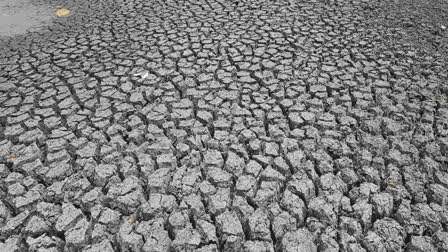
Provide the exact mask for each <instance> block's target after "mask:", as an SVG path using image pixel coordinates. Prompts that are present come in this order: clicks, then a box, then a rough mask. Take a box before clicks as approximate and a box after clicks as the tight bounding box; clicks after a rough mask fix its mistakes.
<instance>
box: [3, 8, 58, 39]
mask: <svg viewBox="0 0 448 252" xmlns="http://www.w3.org/2000/svg"><path fill="white" fill-rule="evenodd" d="M55 13H56V9H54V8H53V7H51V6H49V5H48V4H42V3H38V2H37V1H33V0H0V36H8V37H10V36H14V35H20V34H25V33H26V32H28V31H30V30H31V31H32V30H35V29H39V28H41V27H42V26H46V25H51V20H52V19H53V18H54V17H55Z"/></svg>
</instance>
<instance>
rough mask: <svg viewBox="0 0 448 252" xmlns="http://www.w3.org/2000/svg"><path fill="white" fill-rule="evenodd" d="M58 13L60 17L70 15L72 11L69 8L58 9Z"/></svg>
mask: <svg viewBox="0 0 448 252" xmlns="http://www.w3.org/2000/svg"><path fill="white" fill-rule="evenodd" d="M56 15H57V16H58V17H68V16H69V15H70V11H69V10H67V9H58V11H56Z"/></svg>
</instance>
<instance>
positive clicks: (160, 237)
mask: <svg viewBox="0 0 448 252" xmlns="http://www.w3.org/2000/svg"><path fill="white" fill-rule="evenodd" d="M145 239H146V242H145V244H144V245H143V247H142V251H143V252H159V251H161V252H168V251H170V249H171V243H172V241H171V239H170V237H169V235H168V232H167V231H165V230H158V231H157V232H152V233H151V234H150V235H149V236H148V237H146V238H145Z"/></svg>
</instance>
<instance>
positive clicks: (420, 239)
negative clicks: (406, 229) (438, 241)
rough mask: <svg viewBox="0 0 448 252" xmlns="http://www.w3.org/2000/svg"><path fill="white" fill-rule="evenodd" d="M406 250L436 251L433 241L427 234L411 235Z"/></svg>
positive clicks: (416, 251)
mask: <svg viewBox="0 0 448 252" xmlns="http://www.w3.org/2000/svg"><path fill="white" fill-rule="evenodd" d="M406 251H409V252H437V251H438V250H437V248H436V247H435V246H434V241H433V240H432V239H431V237H428V236H412V237H411V242H410V243H409V245H408V247H407V249H406Z"/></svg>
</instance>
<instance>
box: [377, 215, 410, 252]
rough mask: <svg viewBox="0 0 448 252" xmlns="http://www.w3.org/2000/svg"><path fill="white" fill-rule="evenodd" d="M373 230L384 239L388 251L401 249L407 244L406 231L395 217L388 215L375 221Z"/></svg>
mask: <svg viewBox="0 0 448 252" xmlns="http://www.w3.org/2000/svg"><path fill="white" fill-rule="evenodd" d="M373 230H374V231H375V232H376V233H377V234H378V235H379V236H380V237H381V238H382V239H383V241H384V246H385V248H386V250H388V251H399V250H400V249H401V248H402V247H403V246H404V244H405V242H404V237H405V231H404V229H403V228H402V227H401V226H400V224H399V223H398V222H397V221H396V220H394V219H391V218H388V217H386V218H383V219H380V220H377V221H375V223H374V224H373Z"/></svg>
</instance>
